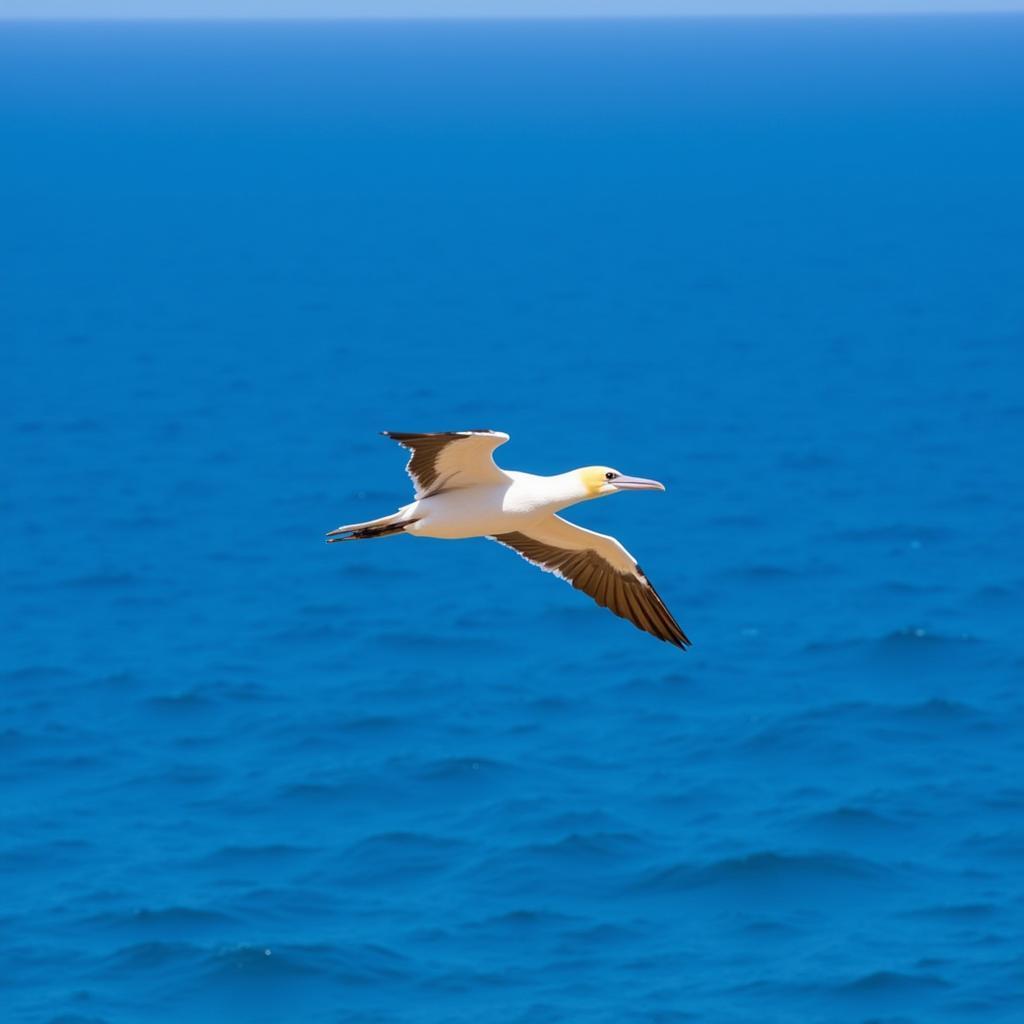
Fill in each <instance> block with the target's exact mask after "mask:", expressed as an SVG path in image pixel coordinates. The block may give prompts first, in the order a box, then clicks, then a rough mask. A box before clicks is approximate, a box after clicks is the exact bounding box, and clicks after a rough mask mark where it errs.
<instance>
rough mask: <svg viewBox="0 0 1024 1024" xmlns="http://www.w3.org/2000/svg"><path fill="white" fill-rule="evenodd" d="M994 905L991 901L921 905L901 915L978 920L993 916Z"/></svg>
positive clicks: (919, 917)
mask: <svg viewBox="0 0 1024 1024" xmlns="http://www.w3.org/2000/svg"><path fill="white" fill-rule="evenodd" d="M995 913H996V907H995V905H994V904H992V903H961V904H950V905H948V906H937V907H921V908H919V909H917V910H905V911H903V913H902V914H900V916H901V917H907V918H915V919H924V920H936V921H950V922H956V921H980V920H985V919H988V918H990V917H992V916H993V914H995Z"/></svg>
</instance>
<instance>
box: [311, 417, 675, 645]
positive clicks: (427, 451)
mask: <svg viewBox="0 0 1024 1024" xmlns="http://www.w3.org/2000/svg"><path fill="white" fill-rule="evenodd" d="M386 436H388V437H390V438H392V439H393V440H395V441H397V442H398V443H399V444H401V445H402V446H403V447H405V448H408V449H409V450H410V451H411V452H412V455H411V457H410V459H409V464H408V466H407V467H406V471H407V472H408V474H409V476H410V478H411V479H412V481H413V484H414V485H415V488H416V498H415V500H414V501H412V502H410V503H409V504H408V505H403V506H402V507H401V508H400V509H399V510H398V511H397V512H395V513H394V514H393V515H390V516H384V517H382V518H380V519H373V520H370V521H369V522H364V523H353V524H350V525H348V526H339V527H338V528H337V529H335V530H331V531H330V533H329V534H328V535H327V536H328V540H329V541H338V540H365V539H369V538H373V537H386V536H391V535H393V534H397V533H410V534H412V535H413V536H419V537H435V538H440V539H443V540H462V539H465V538H469V537H488V538H490V539H491V540H496V541H498V542H499V543H500V544H504V545H505V546H506V547H510V548H512V549H513V550H514V551H517V552H518V553H519V554H520V555H522V556H523V558H525V559H526V560H527V561H529V562H532V563H533V564H534V565H536V566H539V567H540V568H541V569H544V570H545V571H547V572H553V573H555V574H556V575H557V576H560V577H561V578H562V579H565V580H567V581H568V582H569V583H571V584H572V585H573V586H574V587H576V588H577V589H578V590H583V591H584V592H586V593H587V594H589V595H590V596H591V597H593V598H594V600H595V601H597V603H598V604H600V605H602V606H604V607H606V608H609V609H610V610H611V611H613V612H615V614H616V615H619V616H621V617H622V618H625V619H628V620H629V621H630V622H632V623H633V624H634V625H635V626H636V627H637V628H638V629H642V630H644V631H645V632H648V633H650V634H651V635H652V636H655V637H657V638H658V639H659V640H665V641H667V642H668V643H672V644H674V645H675V646H677V647H680V648H685V647H686V646H687V645H688V644H689V640H688V639H687V638H686V634H685V633H684V632H683V631H682V629H681V628H680V626H679V624H678V623H677V622H676V621H675V619H674V618H673V617H672V615H671V613H670V612H669V610H668V609H667V608H666V607H665V604H664V602H663V601H662V600H661V598H660V597H659V596H658V594H657V592H656V591H655V590H654V588H653V587H652V586H651V584H650V581H649V580H648V579H647V577H646V575H645V574H644V573H643V571H642V570H641V569H640V567H639V566H638V565H637V563H636V560H635V559H634V558H633V556H632V555H631V554H630V553H629V552H628V551H627V550H626V549H625V548H624V547H623V546H622V545H621V544H620V543H619V542H618V541H617V540H616V539H615V538H614V537H608V536H606V535H605V534H602V533H595V532H594V531H592V530H585V529H583V528H582V527H580V526H576V525H574V524H572V523H569V522H566V521H565V520H564V519H562V518H561V517H560V516H558V515H557V514H556V513H558V512H560V511H562V509H565V508H568V507H569V506H570V505H575V504H577V503H579V502H581V501H590V500H591V499H594V498H600V497H604V496H606V495H610V494H615V493H617V492H619V491H623V490H661V491H663V490H664V489H665V488H664V487H663V486H662V485H661V484H659V483H658V482H657V481H655V480H646V479H643V478H641V477H629V476H624V475H623V474H621V473H619V472H617V471H616V470H613V469H609V468H608V467H607V466H586V467H583V468H582V469H574V470H570V471H569V472H568V473H559V474H557V475H555V476H538V475H536V474H534V473H521V472H517V471H515V470H505V469H499V468H498V466H496V465H495V463H494V460H493V457H492V453H493V451H494V449H495V448H497V447H498V446H499V445H501V444H504V443H505V442H506V441H507V440H508V434H503V433H501V432H500V431H494V430H462V431H449V432H446V433H442V434H395V433H388V434H387V435H386Z"/></svg>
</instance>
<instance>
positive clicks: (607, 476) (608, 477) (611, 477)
mask: <svg viewBox="0 0 1024 1024" xmlns="http://www.w3.org/2000/svg"><path fill="white" fill-rule="evenodd" d="M618 475H619V474H618V473H612V472H611V471H609V472H607V473H605V475H604V478H605V480H614V479H615V478H616V477H617V476H618Z"/></svg>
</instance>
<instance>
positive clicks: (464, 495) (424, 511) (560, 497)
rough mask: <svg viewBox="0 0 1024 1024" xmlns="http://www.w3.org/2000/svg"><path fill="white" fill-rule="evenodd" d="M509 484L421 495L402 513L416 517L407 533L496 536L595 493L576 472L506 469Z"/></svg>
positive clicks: (456, 537)
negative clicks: (542, 473) (544, 473)
mask: <svg viewBox="0 0 1024 1024" xmlns="http://www.w3.org/2000/svg"><path fill="white" fill-rule="evenodd" d="M504 473H505V475H506V476H507V477H508V481H507V483H504V484H479V485H477V486H475V487H467V488H462V489H455V490H450V491H442V492H441V493H440V494H434V495H432V496H430V497H427V498H421V499H419V500H418V501H414V502H412V503H411V504H409V505H405V506H404V507H403V508H402V509H401V510H400V511H401V512H403V513H405V514H406V516H407V517H408V518H409V519H411V520H414V521H413V522H412V523H411V524H410V525H409V526H408V527H406V532H407V533H412V534H415V535H416V536H419V537H439V538H441V539H444V540H463V539H465V538H468V537H492V536H494V535H496V534H500V533H508V532H509V531H510V530H516V529H520V528H522V527H524V526H527V525H529V524H531V523H535V522H537V521H538V520H539V519H543V518H544V517H546V516H551V515H554V514H555V513H556V512H560V511H561V510H562V509H563V508H568V507H569V506H570V505H575V504H576V503H577V502H579V501H585V500H586V499H587V497H589V495H587V494H586V492H585V491H584V489H583V488H582V486H581V484H580V481H579V477H578V476H577V474H576V473H575V472H573V473H561V474H559V475H558V476H537V475H536V474H534V473H520V472H517V471H516V470H504Z"/></svg>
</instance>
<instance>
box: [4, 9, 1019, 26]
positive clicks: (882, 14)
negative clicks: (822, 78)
mask: <svg viewBox="0 0 1024 1024" xmlns="http://www.w3.org/2000/svg"><path fill="white" fill-rule="evenodd" d="M1022 15H1024V7H1021V8H1019V9H1017V10H1007V9H1005V8H999V7H989V8H981V9H978V8H973V7H971V8H966V7H965V8H964V9H963V10H949V11H920V10H919V11H760V12H753V11H716V12H714V13H710V12H704V13H701V12H679V13H675V14H661V13H643V12H641V13H639V14H634V13H630V14H527V15H523V14H366V15H362V14H261V15H258V16H255V17H254V16H250V15H244V14H217V15H202V14H149V15H147V14H143V15H139V14H131V15H120V14H92V15H89V14H86V15H65V14H16V15H7V14H3V13H2V12H0V24H15V23H23V24H24V23H29V24H111V23H116V24H151V23H155V24H161V23H163V24H168V23H170V24H216V23H222V24H223V23H228V24H259V23H278V24H279V23H289V22H291V23H297V24H302V23H305V24H323V23H355V22H358V23H372V22H377V23H381V22H386V23H402V22H416V23H430V22H506V23H515V22H602V21H603V22H609V21H613V22H622V21H835V20H854V19H860V18H887V19H904V20H918V19H922V18H926V19H935V18H974V17H993V16H1000V17H1020V16H1022Z"/></svg>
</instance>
